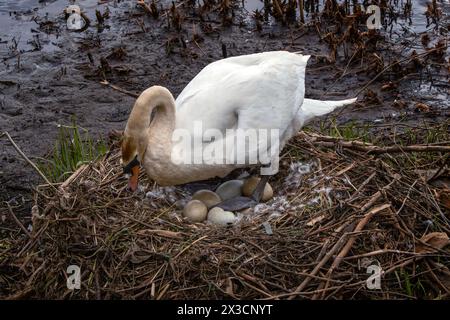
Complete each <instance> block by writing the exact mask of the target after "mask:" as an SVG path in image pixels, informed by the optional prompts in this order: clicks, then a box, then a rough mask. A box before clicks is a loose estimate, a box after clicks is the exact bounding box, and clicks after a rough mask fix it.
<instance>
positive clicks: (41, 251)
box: [0, 133, 450, 299]
mask: <svg viewBox="0 0 450 320" xmlns="http://www.w3.org/2000/svg"><path fill="white" fill-rule="evenodd" d="M420 147H423V146H415V148H416V149H412V150H409V149H407V148H408V147H404V148H401V152H398V151H399V150H396V149H392V148H397V149H398V147H387V148H388V149H386V148H381V147H376V146H372V145H368V144H364V143H362V142H357V141H343V140H341V139H336V138H331V137H325V136H319V135H314V134H305V133H302V134H301V135H299V136H297V137H295V138H294V139H293V140H291V142H290V144H289V145H288V146H287V147H286V149H285V151H284V153H283V156H282V157H281V162H280V172H279V173H278V174H277V175H276V176H274V177H273V178H272V180H271V184H272V186H273V189H274V190H275V197H274V198H273V199H272V200H270V201H268V202H266V203H262V204H258V205H257V206H256V207H254V208H252V209H248V210H246V211H244V212H241V213H239V215H238V217H239V219H238V222H237V223H236V224H234V225H233V226H229V227H219V226H215V225H210V224H208V223H189V222H187V221H185V220H184V219H183V217H182V215H181V210H180V209H179V208H178V207H177V201H178V200H180V199H186V198H188V197H189V194H188V193H187V192H186V189H183V188H182V187H171V188H161V187H158V186H157V185H155V184H154V183H151V182H150V183H148V184H147V185H145V182H144V184H143V186H142V187H141V189H140V191H139V192H137V193H135V194H131V193H130V192H128V191H127V190H126V189H125V186H126V181H125V178H124V177H123V176H122V172H121V167H120V165H119V161H118V160H119V156H120V155H119V150H118V149H114V150H112V151H111V152H110V153H109V154H108V155H107V156H105V157H104V158H103V159H101V160H99V161H97V162H94V163H91V164H87V165H83V166H82V167H80V168H79V170H77V171H76V172H75V173H74V174H73V175H72V176H71V177H70V178H69V179H68V180H66V181H65V182H64V183H62V184H61V185H56V186H49V185H46V186H40V187H38V188H37V190H36V192H35V195H34V206H33V208H32V221H33V229H32V231H31V232H30V234H29V237H26V238H21V239H20V240H17V241H16V242H15V243H14V244H13V245H12V246H11V247H14V250H10V251H8V254H7V255H6V256H3V258H2V260H3V261H0V264H1V265H2V269H3V270H6V269H7V271H5V273H4V277H3V279H2V280H1V281H2V285H3V288H4V289H3V290H4V291H3V294H4V295H6V296H8V297H9V298H25V297H38V298H50V299H61V298H62V299H65V298H72V299H111V298H120V299H223V298H233V299H273V298H280V299H302V298H306V299H349V298H364V299H366V298H375V299H382V298H391V299H392V298H393V299H396V298H400V299H403V298H409V297H411V298H412V297H422V298H445V297H447V298H448V297H449V289H448V288H449V287H450V271H449V269H448V265H449V264H450V248H449V246H446V245H447V244H448V242H449V240H448V235H449V234H450V229H449V228H450V225H449V222H448V221H449V220H448V219H447V217H446V215H447V216H448V209H449V208H448V196H449V194H448V189H447V188H448V185H445V184H443V183H442V181H443V179H442V177H443V176H445V175H447V176H448V171H447V169H446V167H445V166H444V165H442V161H439V159H440V157H441V158H442V153H439V150H437V149H436V148H434V149H433V148H432V149H431V150H428V151H430V152H428V151H427V150H420ZM389 148H391V149H389ZM417 148H418V149H417ZM443 148H444V149H443V150H445V148H446V147H443ZM447 148H448V147H447ZM392 152H395V155H394V154H393V153H392ZM431 154H433V159H434V160H430V157H431ZM413 156H414V159H412V158H411V157H413ZM444 163H445V161H444ZM141 180H142V181H145V180H143V179H141ZM6 265H7V266H8V267H7V268H6V267H5V266H6ZM71 265H75V266H78V267H79V268H80V280H81V288H80V289H79V290H77V289H75V290H71V289H68V287H67V279H68V277H70V275H69V274H68V273H67V268H68V267H69V266H71Z"/></svg>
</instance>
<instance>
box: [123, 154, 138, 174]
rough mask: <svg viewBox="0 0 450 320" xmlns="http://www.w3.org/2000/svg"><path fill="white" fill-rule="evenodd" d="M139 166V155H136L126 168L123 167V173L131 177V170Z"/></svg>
mask: <svg viewBox="0 0 450 320" xmlns="http://www.w3.org/2000/svg"><path fill="white" fill-rule="evenodd" d="M139 165H140V163H139V160H138V159H137V155H136V156H135V157H134V159H133V160H132V161H131V162H130V163H128V164H127V165H126V166H124V167H123V173H124V174H129V175H131V174H133V172H132V171H131V169H133V168H134V167H136V166H139Z"/></svg>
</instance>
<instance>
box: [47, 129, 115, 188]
mask: <svg viewBox="0 0 450 320" xmlns="http://www.w3.org/2000/svg"><path fill="white" fill-rule="evenodd" d="M107 151H108V148H107V145H106V143H105V141H104V140H102V139H99V140H95V139H93V138H92V137H91V135H90V134H89V132H88V130H86V129H84V128H81V127H79V126H77V124H76V121H75V120H72V125H71V126H64V125H60V126H59V132H58V137H57V139H56V142H55V147H54V148H53V152H52V153H51V154H50V155H49V157H48V158H47V159H45V161H41V163H40V164H39V167H40V169H41V170H42V171H43V173H44V174H45V175H46V176H47V177H48V178H49V179H50V180H51V181H53V182H60V181H64V180H65V179H67V177H68V176H70V174H72V173H73V172H74V171H75V170H76V169H77V168H78V167H79V166H81V165H82V164H84V163H88V162H90V161H92V160H95V159H97V158H98V157H100V156H102V155H104V154H105V153H106V152H107Z"/></svg>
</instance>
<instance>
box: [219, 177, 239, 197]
mask: <svg viewBox="0 0 450 320" xmlns="http://www.w3.org/2000/svg"><path fill="white" fill-rule="evenodd" d="M243 184H244V181H242V180H229V181H226V182H224V183H222V184H221V185H220V186H219V187H218V188H217V189H216V193H217V194H218V195H219V197H220V198H221V199H222V200H223V201H225V200H228V199H231V198H236V197H239V196H242V185H243Z"/></svg>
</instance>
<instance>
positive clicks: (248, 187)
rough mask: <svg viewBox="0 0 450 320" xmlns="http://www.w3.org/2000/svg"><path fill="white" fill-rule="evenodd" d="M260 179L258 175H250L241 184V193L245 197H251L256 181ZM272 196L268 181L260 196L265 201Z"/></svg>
mask: <svg viewBox="0 0 450 320" xmlns="http://www.w3.org/2000/svg"><path fill="white" fill-rule="evenodd" d="M260 180H261V179H260V178H258V177H250V178H248V179H247V180H245V182H244V184H243V186H242V194H243V195H244V196H246V197H251V196H252V194H253V191H255V189H256V186H257V185H258V182H259V181H260ZM272 197H273V189H272V186H271V185H270V184H269V183H266V186H265V187H264V192H263V195H262V197H261V201H263V202H265V201H267V200H269V199H271V198H272Z"/></svg>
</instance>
